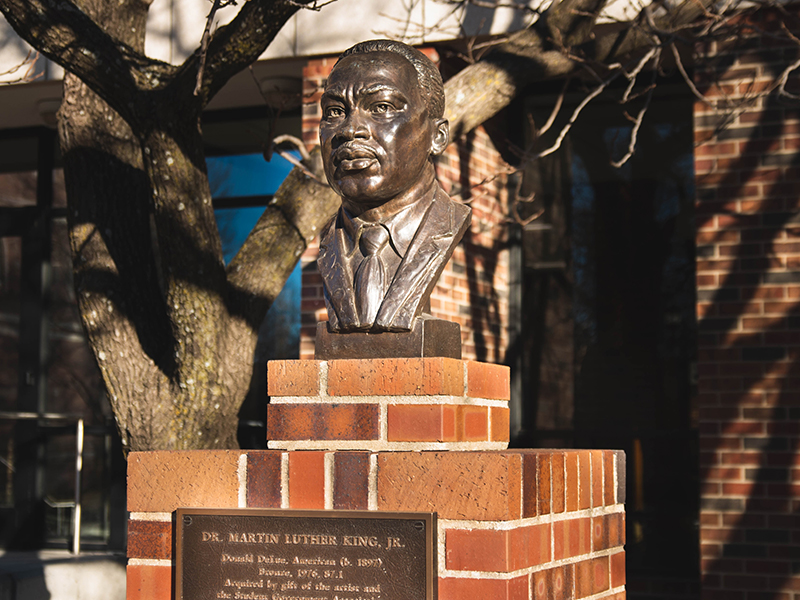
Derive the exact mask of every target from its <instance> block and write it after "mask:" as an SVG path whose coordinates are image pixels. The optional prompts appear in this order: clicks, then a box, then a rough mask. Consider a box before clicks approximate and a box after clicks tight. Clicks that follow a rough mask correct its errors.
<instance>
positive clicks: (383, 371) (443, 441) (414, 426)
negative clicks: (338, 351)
mask: <svg viewBox="0 0 800 600" xmlns="http://www.w3.org/2000/svg"><path fill="white" fill-rule="evenodd" d="M290 363H292V364H290ZM268 370H269V379H270V381H271V384H270V389H271V390H272V392H273V395H272V399H271V402H270V404H269V406H268V407H267V437H268V438H269V442H268V447H269V448H284V449H306V450H308V449H328V450H389V449H395V450H464V449H472V450H480V449H484V450H501V449H504V448H506V447H508V439H509V430H508V422H509V414H508V399H509V369H508V367H505V366H503V365H490V364H480V363H476V362H473V361H462V360H456V359H452V358H391V359H388V358H387V359H374V360H330V361H311V360H300V361H270V363H269V367H268ZM313 376H316V377H317V378H318V381H317V382H315V383H314V382H312V381H311V378H312V377H313ZM309 390H317V391H318V394H316V395H309V394H308V392H309Z"/></svg>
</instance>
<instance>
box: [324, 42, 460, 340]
mask: <svg viewBox="0 0 800 600" xmlns="http://www.w3.org/2000/svg"><path fill="white" fill-rule="evenodd" d="M321 106H322V121H321V123H320V143H321V146H322V158H323V163H324V166H325V175H326V176H327V178H328V182H329V183H330V185H331V186H332V187H333V189H334V190H336V192H337V193H338V194H339V195H340V196H341V197H342V207H341V208H340V209H339V211H338V213H337V214H336V216H335V217H334V219H333V220H332V221H331V222H330V223H329V224H328V225H327V226H326V227H325V228H324V229H323V231H322V234H321V240H320V253H319V258H318V265H319V270H320V273H321V274H322V279H323V286H324V291H325V303H326V306H327V308H328V319H329V320H328V326H327V327H328V330H329V331H330V332H338V333H348V332H369V333H380V332H385V331H397V332H399V331H410V330H411V329H412V328H413V327H414V323H415V320H416V319H417V318H418V317H419V316H420V315H421V313H422V311H423V309H424V308H426V307H427V305H428V301H429V298H430V295H431V292H432V291H433V287H434V285H435V284H436V281H437V280H438V279H439V276H440V275H441V273H442V271H443V270H444V267H445V264H446V263H447V261H448V260H449V258H450V256H451V255H452V254H453V250H454V249H455V246H456V245H457V244H458V242H459V241H460V240H461V237H462V236H463V235H464V232H465V231H466V229H467V227H468V226H469V222H470V214H471V211H470V209H469V208H468V207H466V206H464V205H463V204H460V203H458V202H455V201H453V200H451V199H450V198H449V196H447V194H446V193H445V192H444V191H443V190H442V189H441V187H440V186H439V183H438V182H437V180H436V173H435V170H434V165H433V157H435V156H438V155H439V154H441V153H442V152H443V151H444V149H445V147H446V146H447V144H448V140H449V127H448V123H447V120H446V119H444V118H443V114H444V86H443V84H442V78H441V76H440V75H439V72H438V70H437V69H436V67H435V65H434V64H433V63H432V62H431V61H430V60H429V59H428V57H426V56H425V55H424V54H422V53H421V52H419V51H418V50H416V49H414V48H412V47H410V46H407V45H405V44H402V43H400V42H394V41H389V40H373V41H368V42H362V43H360V44H356V45H355V46H353V47H352V48H350V49H349V50H347V51H345V52H344V53H343V54H342V55H341V57H340V58H339V60H338V62H337V63H336V65H335V66H334V68H333V70H332V71H331V74H330V76H329V78H328V81H327V84H326V86H325V91H324V93H323V95H322V99H321Z"/></svg>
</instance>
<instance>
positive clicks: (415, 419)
mask: <svg viewBox="0 0 800 600" xmlns="http://www.w3.org/2000/svg"><path fill="white" fill-rule="evenodd" d="M387 420H388V427H387V434H388V440H389V441H390V442H454V441H456V440H457V439H459V438H458V436H457V434H456V407H455V406H450V405H442V404H397V405H390V406H389V407H388V419H387Z"/></svg>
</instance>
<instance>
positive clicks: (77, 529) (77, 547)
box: [72, 419, 83, 554]
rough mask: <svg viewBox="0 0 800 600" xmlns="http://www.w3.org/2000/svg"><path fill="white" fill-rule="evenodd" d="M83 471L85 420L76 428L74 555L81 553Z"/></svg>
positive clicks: (79, 422)
mask: <svg viewBox="0 0 800 600" xmlns="http://www.w3.org/2000/svg"><path fill="white" fill-rule="evenodd" d="M82 470H83V419H78V424H77V426H76V428H75V515H74V523H73V532H72V553H73V554H80V552H81V471H82Z"/></svg>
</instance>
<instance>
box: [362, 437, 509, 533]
mask: <svg viewBox="0 0 800 600" xmlns="http://www.w3.org/2000/svg"><path fill="white" fill-rule="evenodd" d="M521 471H522V469H521V460H520V453H517V452H491V453H489V452H470V451H464V452H403V453H395V452H382V453H380V454H378V482H377V485H378V509H379V510H395V511H408V512H414V511H422V512H430V511H437V512H438V513H439V518H441V519H476V520H482V521H485V520H504V519H518V518H520V517H521V507H520V503H521V498H520V487H521V477H522V474H521Z"/></svg>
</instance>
